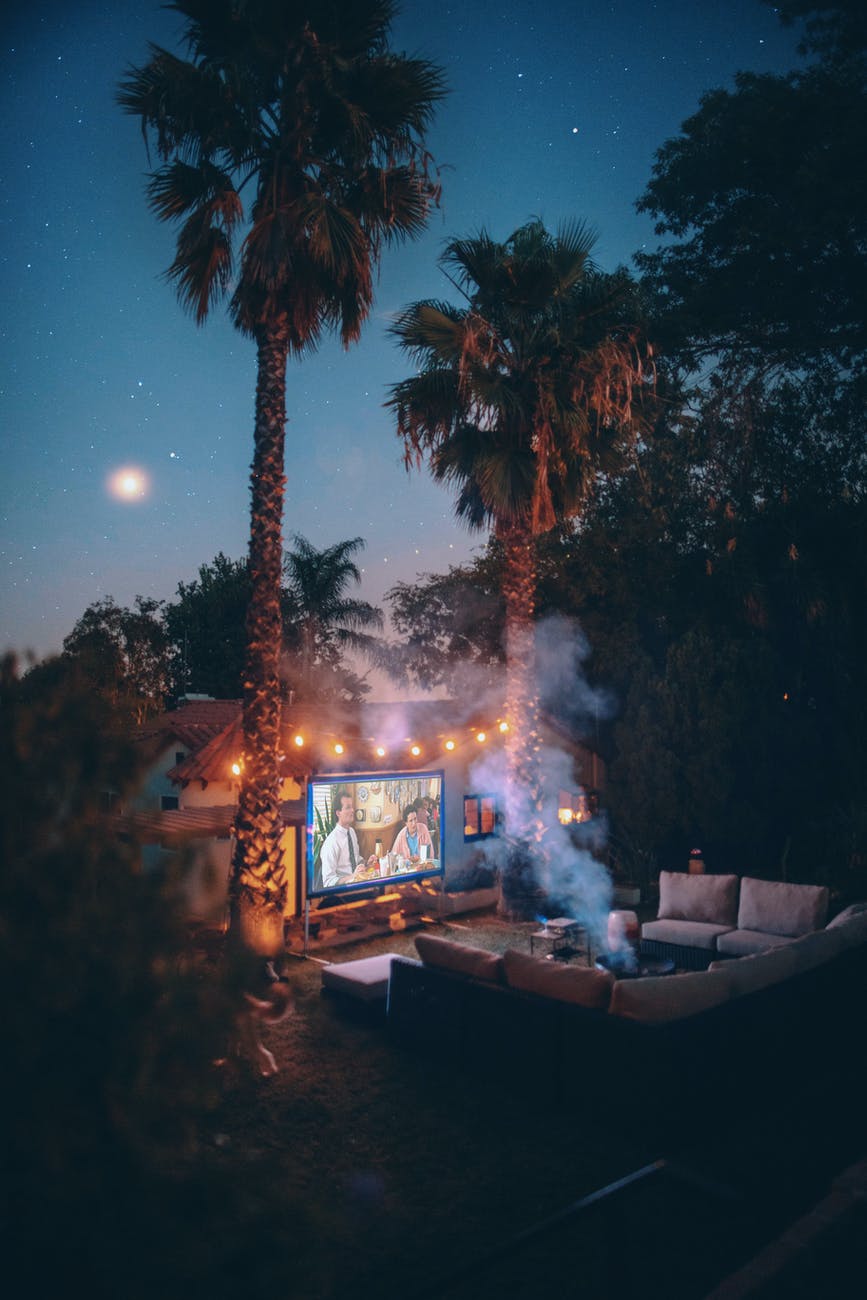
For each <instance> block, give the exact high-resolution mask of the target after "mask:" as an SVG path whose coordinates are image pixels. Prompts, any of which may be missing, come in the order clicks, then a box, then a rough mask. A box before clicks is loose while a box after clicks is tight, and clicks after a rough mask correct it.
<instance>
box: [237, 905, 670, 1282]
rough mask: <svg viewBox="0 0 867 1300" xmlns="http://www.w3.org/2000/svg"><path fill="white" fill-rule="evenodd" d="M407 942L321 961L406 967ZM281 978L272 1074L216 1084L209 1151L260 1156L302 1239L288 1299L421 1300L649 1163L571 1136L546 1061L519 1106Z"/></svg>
mask: <svg viewBox="0 0 867 1300" xmlns="http://www.w3.org/2000/svg"><path fill="white" fill-rule="evenodd" d="M535 928H537V926H536V925H535V924H528V925H523V926H522V925H517V926H515V925H509V926H507V925H506V924H505V923H502V922H499V921H498V920H497V919H496V918H494V917H492V916H490V915H485V914H483V915H476V916H466V917H461V918H459V919H456V920H455V921H454V922H453V923H446V924H444V925H442V926H438V927H437V930H436V932H437V933H439V934H442V935H444V936H445V937H449V938H454V939H458V940H462V941H464V942H468V943H473V944H476V945H478V946H480V947H485V948H488V949H490V950H492V951H503V950H504V949H505V948H506V947H509V946H517V947H523V948H526V950H528V951H529V937H528V936H529V933H530V931H531V930H532V929H535ZM413 940H414V934H413V933H411V932H404V933H399V934H395V935H392V936H389V937H387V938H381V939H377V940H375V941H368V942H365V943H360V944H358V945H351V946H344V947H341V948H339V949H336V950H334V951H333V953H332V954H330V955H331V956H333V958H334V960H336V961H347V960H353V959H355V958H360V957H364V956H369V955H372V954H373V953H375V952H388V951H393V952H400V953H405V954H408V955H412V956H414V955H415V946H414V942H413ZM290 960H291V959H290ZM288 974H289V977H290V979H291V982H292V986H293V989H294V994H295V1010H294V1012H293V1014H292V1015H290V1016H289V1017H288V1018H287V1019H286V1020H285V1021H283V1022H282V1023H281V1024H279V1025H277V1026H269V1027H268V1028H267V1029H266V1031H265V1034H264V1035H263V1038H264V1040H265V1041H266V1043H267V1044H268V1045H269V1046H270V1047H271V1050H272V1051H273V1052H274V1054H275V1056H276V1057H277V1060H278V1063H279V1065H280V1073H279V1074H278V1075H277V1076H276V1077H274V1078H271V1079H261V1080H260V1079H253V1078H252V1076H250V1075H248V1074H241V1073H238V1074H237V1075H236V1076H235V1077H234V1078H232V1079H229V1080H228V1082H227V1091H226V1095H225V1100H224V1104H223V1106H222V1108H221V1110H220V1112H219V1114H218V1116H216V1117H215V1122H214V1140H215V1143H216V1144H217V1145H218V1149H220V1150H222V1151H224V1152H226V1153H227V1154H229V1153H231V1154H232V1155H237V1154H238V1152H239V1151H240V1152H243V1153H244V1154H245V1155H246V1156H248V1157H250V1158H251V1159H252V1158H254V1157H256V1156H257V1155H261V1156H264V1157H268V1156H270V1157H272V1160H271V1162H270V1163H271V1167H272V1169H274V1170H275V1173H276V1177H277V1179H278V1188H279V1193H278V1194H279V1196H280V1197H281V1199H282V1200H283V1203H284V1205H285V1207H286V1214H287V1219H288V1220H289V1221H292V1220H293V1219H294V1220H295V1221H296V1222H297V1223H298V1227H299V1232H298V1235H297V1236H296V1235H295V1234H292V1236H293V1237H294V1241H293V1243H292V1247H291V1251H292V1259H291V1273H292V1275H293V1276H294V1278H295V1279H296V1282H297V1283H298V1284H299V1287H300V1289H299V1290H298V1291H297V1292H295V1291H293V1293H292V1294H298V1295H306V1296H323V1297H326V1296H328V1297H330V1296H335V1297H338V1296H339V1297H343V1296H346V1297H349V1296H356V1295H357V1296H365V1295H374V1294H376V1295H378V1296H388V1295H391V1294H392V1293H393V1294H394V1295H404V1296H405V1295H408V1294H419V1293H420V1292H421V1290H422V1289H423V1287H424V1285H427V1284H433V1283H434V1282H435V1279H436V1277H437V1276H438V1275H442V1274H445V1273H447V1272H449V1271H451V1270H457V1269H460V1268H461V1267H462V1266H464V1265H466V1264H469V1263H470V1262H471V1261H473V1260H474V1259H476V1258H477V1257H478V1256H479V1255H480V1254H481V1253H482V1252H484V1251H485V1250H486V1249H487V1248H493V1247H496V1246H497V1245H498V1244H499V1243H508V1242H509V1241H510V1240H512V1239H513V1238H514V1236H515V1234H516V1233H518V1232H519V1231H521V1230H522V1229H524V1228H526V1227H528V1226H529V1225H530V1224H533V1223H536V1222H538V1221H539V1220H542V1219H545V1218H547V1217H548V1216H550V1215H552V1214H553V1213H555V1212H556V1211H559V1210H560V1209H561V1208H562V1207H563V1206H565V1205H568V1204H569V1203H571V1202H572V1201H574V1200H575V1199H576V1198H577V1197H580V1196H582V1195H585V1194H587V1193H589V1192H592V1191H593V1190H595V1189H597V1188H600V1187H602V1186H604V1185H605V1184H607V1183H609V1182H611V1181H612V1180H614V1179H617V1178H620V1177H622V1176H623V1175H625V1174H627V1173H629V1172H630V1171H631V1170H633V1169H635V1168H636V1167H637V1166H640V1165H643V1164H645V1163H646V1162H647V1161H648V1160H650V1159H651V1158H652V1156H653V1155H655V1154H657V1153H656V1152H653V1151H651V1150H649V1149H642V1148H641V1147H640V1145H637V1144H636V1142H635V1140H634V1138H630V1139H629V1140H628V1141H627V1140H626V1139H625V1138H621V1137H620V1136H619V1135H618V1133H617V1132H616V1131H612V1129H611V1127H608V1128H603V1127H601V1126H600V1125H599V1124H598V1123H597V1122H596V1120H595V1118H594V1116H593V1115H592V1114H588V1115H587V1116H586V1117H585V1118H584V1121H583V1122H580V1123H579V1122H576V1121H575V1119H574V1117H573V1118H569V1119H564V1117H563V1116H562V1115H556V1114H554V1113H552V1110H551V1108H550V1106H549V1105H548V1104H546V1095H545V1062H544V1061H540V1062H539V1070H538V1081H537V1085H536V1087H535V1088H534V1090H533V1092H532V1094H531V1095H525V1096H517V1097H516V1096H514V1095H513V1094H512V1092H511V1090H510V1089H509V1087H508V1086H507V1084H508V1081H507V1080H504V1081H503V1087H502V1088H496V1087H489V1088H488V1090H487V1091H482V1090H481V1089H480V1088H479V1087H477V1086H473V1083H472V1081H471V1080H469V1079H468V1078H466V1077H463V1076H461V1075H456V1074H455V1072H454V1069H453V1068H450V1067H448V1066H447V1065H438V1064H437V1063H436V1062H435V1061H434V1062H432V1061H431V1060H430V1059H425V1060H421V1059H419V1058H417V1057H415V1056H413V1055H411V1054H409V1053H406V1052H404V1051H403V1050H401V1049H400V1048H398V1047H396V1046H395V1045H394V1044H393V1043H392V1042H391V1041H390V1040H389V1038H388V1037H387V1034H386V1031H385V1028H384V1026H383V1025H382V1024H376V1023H369V1022H363V1023H359V1022H358V1021H357V1020H355V1019H353V1018H350V1017H347V1015H346V1014H345V1013H343V1012H342V1011H341V1010H340V1008H339V1007H338V1006H337V1005H335V1003H334V1001H333V1000H332V999H331V998H328V997H323V996H322V995H321V993H320V987H321V966H320V964H319V962H317V961H312V960H308V961H298V960H292V961H291V964H290V966H289V970H288ZM287 1266H288V1261H287Z"/></svg>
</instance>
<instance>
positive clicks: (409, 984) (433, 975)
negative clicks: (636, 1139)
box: [387, 904, 867, 1140]
mask: <svg viewBox="0 0 867 1300" xmlns="http://www.w3.org/2000/svg"><path fill="white" fill-rule="evenodd" d="M704 924H708V925H713V924H715V922H710V921H709V922H705V923H704ZM416 948H417V951H418V953H419V960H418V961H415V960H412V959H411V958H407V957H400V956H395V957H393V958H392V963H391V973H390V979H389V989H388V1013H387V1025H388V1027H389V1030H390V1031H391V1033H392V1035H393V1037H394V1039H395V1042H396V1043H398V1044H402V1045H403V1046H405V1047H408V1048H412V1049H414V1050H421V1051H424V1052H427V1053H429V1054H430V1055H431V1057H432V1058H433V1059H434V1060H435V1061H437V1062H438V1063H442V1062H445V1063H447V1065H448V1067H449V1069H451V1067H453V1066H457V1067H458V1068H459V1070H460V1071H461V1072H462V1073H464V1074H469V1075H471V1076H475V1078H476V1079H477V1080H478V1082H479V1086H483V1087H497V1088H504V1087H507V1088H511V1089H515V1090H519V1091H520V1092H521V1093H522V1094H523V1093H526V1095H527V1096H528V1097H529V1098H532V1099H533V1105H534V1107H538V1106H540V1105H541V1106H542V1108H543V1110H544V1112H545V1113H546V1114H547V1113H548V1112H549V1111H550V1112H551V1114H553V1113H554V1112H562V1111H564V1110H565V1111H566V1112H568V1113H571V1114H573V1115H574V1113H575V1112H576V1109H580V1108H584V1107H586V1106H592V1107H593V1113H594V1114H597V1115H601V1114H602V1113H603V1112H604V1111H608V1112H614V1113H615V1114H616V1120H617V1123H618V1124H619V1125H622V1126H627V1127H628V1126H629V1125H631V1124H634V1125H635V1126H636V1128H637V1130H638V1132H640V1135H641V1136H642V1138H644V1139H651V1138H660V1139H666V1140H668V1139H671V1138H672V1137H673V1136H674V1135H675V1134H681V1135H683V1134H684V1133H686V1132H688V1131H689V1127H690V1125H693V1124H695V1123H706V1122H707V1117H708V1115H709V1114H711V1113H715V1114H716V1115H718V1117H719V1122H720V1124H724V1123H725V1122H726V1116H728V1117H729V1120H732V1119H733V1118H734V1116H735V1115H736V1114H737V1108H738V1107H739V1106H740V1105H741V1104H742V1102H743V1101H744V1100H745V1099H747V1098H749V1099H751V1100H753V1101H756V1102H758V1100H759V1099H761V1098H764V1099H765V1100H766V1101H767V1102H768V1103H769V1105H770V1106H771V1107H772V1106H773V1105H774V1103H775V1100H776V1099H778V1098H779V1096H780V1089H785V1092H786V1095H787V1096H788V1095H790V1094H791V1092H792V1090H793V1089H795V1088H806V1089H807V1092H808V1093H809V1090H810V1088H811V1087H812V1086H813V1084H815V1083H816V1082H817V1081H818V1080H819V1079H820V1078H821V1080H822V1081H823V1083H825V1082H828V1081H830V1080H831V1079H832V1077H833V1075H834V1073H835V1071H846V1070H848V1069H850V1068H851V1057H852V1055H853V1052H854V1046H853V1045H854V1043H855V1042H856V1041H857V1038H858V1034H859V1031H858V1029H857V1026H858V1025H859V1024H860V1023H861V1022H862V1019H863V995H864V988H865V983H864V980H865V976H867V904H857V905H853V907H852V908H851V909H848V910H847V911H846V912H845V913H843V914H841V915H840V916H839V917H837V918H835V920H834V921H832V922H831V923H830V924H829V925H828V926H827V927H826V928H825V929H823V930H820V931H815V932H813V933H810V934H807V935H804V936H801V937H798V938H790V939H789V940H788V941H786V942H784V943H782V944H774V945H773V950H768V951H765V952H762V953H756V954H754V955H748V956H744V957H740V958H722V957H719V958H716V959H715V960H713V961H712V962H711V965H710V968H709V969H707V970H703V971H689V972H687V973H684V974H675V975H669V976H665V977H653V978H646V979H623V980H615V979H614V978H613V977H612V976H611V974H610V973H608V972H603V971H598V970H594V969H588V968H586V967H578V966H570V965H564V964H562V963H558V962H552V961H550V960H546V959H544V958H536V957H533V956H530V955H529V954H527V953H524V952H519V951H507V952H506V953H505V954H504V955H503V956H499V955H496V954H493V953H490V952H485V951H482V950H479V949H474V948H469V947H467V946H466V945H462V944H457V943H452V942H450V941H448V940H445V939H439V938H436V937H435V936H431V935H420V936H419V937H418V938H417V939H416ZM711 1107H717V1108H719V1109H718V1110H717V1111H715V1112H714V1111H711V1110H710V1109H709V1108H711ZM546 1122H547V1121H546ZM715 1122H716V1120H715Z"/></svg>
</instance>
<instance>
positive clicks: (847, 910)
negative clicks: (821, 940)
mask: <svg viewBox="0 0 867 1300" xmlns="http://www.w3.org/2000/svg"><path fill="white" fill-rule="evenodd" d="M865 915H867V902H862V903H850V904H849V906H848V907H844V908H843V911H842V912H838V913H837V915H836V916H835V917H834V919H833V920H832V921H829V922H828V924H827V925H826V926H825V929H826V930H834V929H836V927H837V926H838V925H845V924H846V922H847V921H851V920H852V918H853V917H855V916H865Z"/></svg>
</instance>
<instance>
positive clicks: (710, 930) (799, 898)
mask: <svg viewBox="0 0 867 1300" xmlns="http://www.w3.org/2000/svg"><path fill="white" fill-rule="evenodd" d="M827 918H828V890H827V889H826V888H825V887H824V886H823V885H792V884H787V883H784V882H779V881H773V880H757V879H755V878H753V877H751V876H743V877H739V876H734V875H720V876H713V875H695V876H693V875H689V874H687V873H685V872H680V871H663V872H660V876H659V910H658V913H657V919H656V920H655V921H646V922H645V923H644V925H643V926H642V927H641V949H642V952H643V953H644V954H645V955H646V956H650V957H670V958H672V959H673V960H674V962H675V964H676V965H677V966H680V967H684V968H686V969H688V970H706V969H707V968H708V966H710V964H711V962H713V961H714V960H715V959H717V958H720V957H746V956H750V955H752V954H754V953H759V952H767V951H768V950H769V949H772V948H779V947H783V946H785V945H786V944H790V943H791V942H792V940H793V939H798V938H800V937H801V936H803V935H807V934H810V933H812V932H813V931H816V930H821V928H822V926H823V925H824V924H825V922H826V920H827Z"/></svg>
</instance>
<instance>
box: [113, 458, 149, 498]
mask: <svg viewBox="0 0 867 1300" xmlns="http://www.w3.org/2000/svg"><path fill="white" fill-rule="evenodd" d="M107 486H108V490H109V492H110V493H111V495H112V496H113V497H115V498H116V499H117V500H118V501H142V500H143V499H144V498H145V497H146V496H147V494H148V489H149V488H150V479H149V478H148V475H147V474H146V473H145V471H144V470H143V469H140V468H139V467H138V466H137V465H122V466H121V467H120V468H119V469H114V470H112V471H111V473H110V474H109V476H108V479H107Z"/></svg>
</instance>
